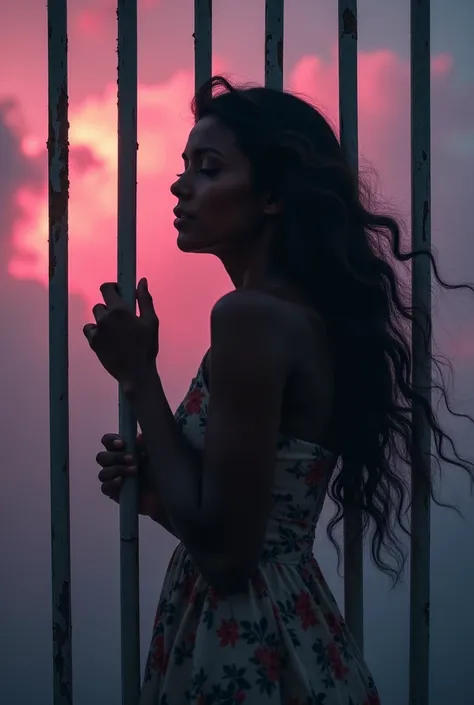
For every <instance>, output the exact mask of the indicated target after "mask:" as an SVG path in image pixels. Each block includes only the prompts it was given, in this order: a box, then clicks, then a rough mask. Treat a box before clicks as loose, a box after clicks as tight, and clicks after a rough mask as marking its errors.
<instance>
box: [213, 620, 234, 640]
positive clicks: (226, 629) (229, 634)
mask: <svg viewBox="0 0 474 705" xmlns="http://www.w3.org/2000/svg"><path fill="white" fill-rule="evenodd" d="M216 634H217V636H218V637H219V639H220V640H221V643H220V645H221V646H229V644H230V646H235V643H236V641H237V639H238V638H239V625H238V623H237V621H236V620H235V619H223V620H222V622H221V626H220V627H219V629H217V630H216Z"/></svg>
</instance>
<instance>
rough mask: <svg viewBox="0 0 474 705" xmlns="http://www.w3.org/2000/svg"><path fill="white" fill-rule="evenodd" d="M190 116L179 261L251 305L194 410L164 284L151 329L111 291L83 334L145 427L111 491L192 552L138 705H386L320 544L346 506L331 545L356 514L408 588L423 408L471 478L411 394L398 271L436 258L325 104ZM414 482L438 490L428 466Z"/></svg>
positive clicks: (216, 312)
mask: <svg viewBox="0 0 474 705" xmlns="http://www.w3.org/2000/svg"><path fill="white" fill-rule="evenodd" d="M193 112H194V117H195V125H194V127H193V129H192V131H191V133H190V135H189V138H188V141H187V144H186V145H185V148H184V152H183V171H182V173H181V174H179V175H178V177H177V180H176V181H175V183H173V185H172V186H171V191H172V194H173V195H174V196H175V197H176V199H177V204H176V208H175V216H176V220H175V227H176V230H177V232H178V239H177V244H178V247H179V248H180V249H181V250H182V251H184V252H189V253H208V254H212V255H214V256H216V257H218V258H219V259H220V260H221V262H222V264H223V266H224V267H225V269H226V271H227V273H228V275H229V277H230V279H231V281H232V284H233V287H234V290H233V291H231V292H230V293H228V294H226V295H225V296H223V297H222V298H221V299H220V300H219V301H218V302H217V303H216V304H215V306H214V307H213V309H212V312H211V315H210V327H211V345H210V349H209V351H208V352H207V353H206V354H205V356H204V358H203V361H202V364H201V365H200V367H199V369H198V371H197V373H196V376H195V378H194V379H193V380H192V383H191V386H190V388H189V391H188V393H187V395H186V397H185V399H184V400H183V402H182V403H181V405H180V406H179V408H178V410H177V412H176V413H175V414H173V413H172V411H171V410H170V407H169V404H168V402H167V400H166V397H165V394H164V392H163V388H162V385H161V380H160V374H159V373H160V358H159V353H158V317H157V313H158V314H159V311H158V312H155V309H154V306H153V301H152V298H151V295H150V293H149V291H148V285H147V283H146V280H141V281H140V282H139V284H138V289H137V300H138V307H139V315H138V316H137V315H135V312H134V311H132V310H131V309H129V308H128V307H127V306H126V305H125V304H124V302H123V301H122V299H121V297H120V292H119V291H118V289H117V286H116V285H115V284H114V283H108V284H104V285H103V286H102V287H101V291H102V294H103V297H104V304H99V305H97V306H95V307H94V317H95V319H96V320H95V323H93V324H88V325H87V326H86V327H85V329H84V332H85V334H86V336H87V338H88V340H89V342H90V345H91V347H92V349H93V350H94V351H95V352H96V354H97V356H98V357H99V359H100V361H101V362H102V364H103V366H104V367H105V368H106V370H107V371H108V372H109V373H110V374H111V375H113V376H114V377H115V379H117V380H118V381H119V382H120V383H121V384H122V386H123V388H124V390H125V393H126V394H127V395H128V398H129V400H130V403H131V405H132V408H133V410H134V413H135V416H136V418H137V420H138V422H139V424H140V427H141V430H142V435H141V436H140V437H139V439H138V442H137V448H135V449H127V448H125V446H124V443H123V442H122V440H121V439H120V438H119V437H118V436H117V435H115V434H107V435H106V436H104V437H103V439H102V443H103V445H104V447H105V450H103V451H101V452H100V453H99V454H98V456H97V461H98V463H99V464H100V465H101V466H102V470H101V471H100V473H99V479H100V481H101V482H102V491H103V492H104V493H105V494H106V495H108V496H109V497H112V498H114V499H116V500H117V499H118V497H119V493H120V488H121V485H122V482H123V480H124V478H125V477H127V475H132V474H137V473H138V476H139V481H140V487H141V490H140V491H141V494H140V511H141V512H142V513H143V514H146V515H149V516H150V517H151V518H152V519H154V520H155V521H156V522H158V523H160V524H161V525H162V526H164V527H165V528H166V529H167V530H169V531H170V532H171V533H173V534H174V535H175V536H176V537H177V538H178V539H179V540H180V543H179V545H178V546H177V548H176V550H175V551H174V554H173V556H172V558H171V561H170V563H169V567H168V571H167V574H166V577H165V581H164V585H163V588H162V592H161V597H160V600H159V605H158V610H157V614H156V620H155V624H154V627H153V635H152V643H151V647H150V652H149V657H148V661H147V665H146V670H145V677H144V683H143V689H142V695H141V700H140V705H185V704H186V703H189V704H190V705H214V704H216V705H218V704H219V705H230V703H245V704H246V705H265V703H268V705H377V703H379V696H378V694H377V690H376V686H375V684H374V681H373V678H372V676H371V674H370V672H369V669H368V667H367V665H366V664H365V662H364V659H363V657H362V655H361V653H360V652H359V649H358V647H357V645H356V643H355V641H354V639H353V637H352V635H351V634H350V632H349V630H348V628H347V627H346V625H345V623H344V620H343V619H342V617H341V614H340V611H339V609H338V606H337V604H336V602H335V600H334V598H333V596H332V594H331V592H330V590H329V588H328V586H327V584H326V582H325V580H324V577H323V575H322V574H321V571H320V569H319V566H318V562H317V556H316V557H315V556H314V555H313V542H314V536H315V529H316V524H317V521H318V518H319V515H320V513H321V509H322V505H323V502H324V500H325V498H326V496H327V494H328V493H329V495H330V496H331V497H332V499H333V500H334V501H335V503H336V505H337V508H338V513H337V515H336V516H335V517H334V519H333V520H332V521H331V522H330V524H329V526H328V527H327V528H328V533H329V535H330V537H331V538H332V539H333V540H334V536H333V530H334V528H335V526H336V525H337V524H338V522H339V521H340V520H341V518H342V517H343V516H344V515H345V514H346V513H347V512H348V511H349V510H352V509H356V510H359V511H360V512H361V513H362V516H363V523H364V526H365V527H366V528H367V529H368V530H369V532H370V535H371V544H370V546H371V555H372V558H373V560H374V561H375V563H376V565H377V566H378V567H379V568H380V569H381V570H383V571H385V572H387V573H388V574H389V575H390V576H392V577H393V578H395V579H396V578H397V577H398V576H399V574H400V571H401V570H402V568H403V562H404V549H403V545H402V544H401V543H400V540H399V534H398V533H397V527H400V526H401V525H402V524H403V519H402V514H403V509H404V506H405V499H406V497H407V485H406V477H405V473H406V470H404V468H405V467H406V464H407V463H409V460H410V452H411V446H412V440H413V435H412V428H411V417H410V413H411V406H412V404H413V402H414V401H418V402H420V403H421V404H422V408H423V411H424V413H425V415H426V419H427V421H428V423H429V426H430V428H431V431H432V432H433V434H434V438H435V440H436V448H437V453H438V457H439V458H440V459H441V460H443V461H444V462H446V463H451V464H452V465H458V466H459V467H462V468H464V469H465V470H467V471H468V472H470V473H472V465H471V463H469V462H468V461H465V460H464V459H462V458H460V457H459V456H458V454H457V453H456V451H455V450H454V455H453V457H452V458H449V457H446V455H445V452H444V446H445V442H447V445H448V446H449V443H450V438H449V437H448V436H447V435H446V434H445V432H444V431H443V429H442V428H441V427H440V425H439V423H438V421H437V419H436V416H435V413H434V411H433V409H432V408H431V406H430V405H429V403H428V402H426V401H423V397H421V396H420V393H419V391H417V390H416V389H414V388H413V385H412V383H411V354H410V337H409V326H410V324H411V322H412V318H413V312H412V309H411V307H410V302H409V301H408V300H407V298H406V296H405V292H404V288H403V284H402V282H401V281H400V279H399V277H398V275H397V273H396V268H395V263H396V262H397V261H399V262H403V261H406V260H409V259H410V258H411V257H413V256H429V257H431V254H430V253H428V252H424V253H418V254H417V253H404V252H402V250H401V236H400V232H399V227H398V225H397V223H396V221H395V220H393V219H392V218H391V217H389V216H386V215H381V214H380V213H378V212H373V209H371V208H370V207H369V203H370V201H369V200H364V198H362V196H361V187H360V183H359V180H358V176H357V174H355V173H353V171H352V170H351V168H350V167H349V165H348V163H347V161H346V158H345V156H344V153H343V151H342V150H341V147H340V145H339V142H338V140H337V138H336V136H335V134H334V132H333V131H332V129H331V128H330V126H329V125H328V123H327V122H326V120H325V119H324V118H323V117H322V115H321V114H320V113H319V112H318V111H317V110H316V109H315V108H314V107H313V106H311V105H310V104H309V103H307V102H305V101H303V100H301V99H300V98H298V97H296V96H293V95H291V94H289V93H284V92H279V91H274V90H270V89H266V88H259V87H252V88H235V87H234V86H232V85H231V84H230V83H228V82H227V81H226V80H225V79H223V78H221V77H215V78H213V79H212V80H211V82H210V83H209V84H207V85H206V86H204V87H203V88H202V89H201V91H200V92H199V93H198V94H197V95H196V96H195V98H194V101H193ZM432 261H433V260H432ZM435 274H436V277H437V278H438V281H439V282H440V283H441V284H443V286H447V287H448V288H449V285H446V284H444V282H442V281H441V280H440V279H439V277H438V274H437V270H436V269H435ZM414 471H415V472H418V473H420V474H421V475H420V477H421V479H422V480H423V481H424V482H426V483H427V486H428V487H430V489H431V477H430V475H429V472H428V470H427V468H424V467H423V465H420V466H419V467H417V468H416V469H415V470H414Z"/></svg>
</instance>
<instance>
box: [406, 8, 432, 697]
mask: <svg viewBox="0 0 474 705" xmlns="http://www.w3.org/2000/svg"><path fill="white" fill-rule="evenodd" d="M410 5H411V6H410V13H411V26H410V42H411V52H410V53H411V179H412V182H411V185H412V195H411V218H412V222H411V227H412V248H413V249H414V250H415V249H420V248H423V249H428V250H429V249H431V115H430V108H431V106H430V79H431V72H430V1H429V0H411V3H410ZM412 306H413V308H414V313H415V315H416V316H417V320H418V323H419V326H413V327H412V354H413V386H414V388H416V389H417V391H418V392H420V393H421V394H422V395H423V396H424V398H425V399H426V400H427V401H429V402H430V401H431V389H430V387H431V341H430V340H429V341H428V342H429V345H428V347H427V346H426V343H425V340H426V335H427V333H428V331H427V330H426V327H425V324H426V321H425V320H424V318H423V316H422V315H420V313H421V312H422V311H427V312H431V263H430V261H429V259H428V258H427V257H423V258H419V257H418V258H415V259H414V260H413V262H412ZM412 422H413V443H412V447H413V453H412V459H411V460H412V469H416V468H417V466H418V467H419V466H420V463H421V462H424V463H425V464H426V463H427V464H428V468H429V470H430V472H431V465H430V451H431V433H430V428H429V424H428V423H427V421H426V418H425V417H424V415H423V413H422V409H421V407H420V406H419V404H414V405H413V417H412ZM419 477H420V475H419V473H413V472H412V483H411V493H412V505H411V531H412V538H411V561H410V676H409V703H410V705H428V698H429V607H430V502H431V498H430V493H429V489H428V487H427V486H426V484H424V483H423V482H422V481H420V479H419Z"/></svg>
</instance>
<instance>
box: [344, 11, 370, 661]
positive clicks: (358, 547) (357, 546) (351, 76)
mask: <svg viewBox="0 0 474 705" xmlns="http://www.w3.org/2000/svg"><path fill="white" fill-rule="evenodd" d="M338 13H339V21H338V28H339V37H338V40H339V42H338V44H339V124H340V139H341V145H342V148H343V150H344V152H345V153H346V155H347V158H348V160H349V162H350V164H351V165H352V167H353V168H354V170H356V171H357V170H358V167H359V154H358V151H359V150H358V96H357V0H339V4H338ZM344 616H345V620H346V622H347V625H348V627H349V629H350V631H351V632H352V634H353V636H354V638H355V640H356V642H357V644H358V646H359V648H360V649H361V651H362V650H363V648H364V576H363V539H362V517H361V515H360V513H359V512H353V513H350V514H347V516H346V517H345V520H344Z"/></svg>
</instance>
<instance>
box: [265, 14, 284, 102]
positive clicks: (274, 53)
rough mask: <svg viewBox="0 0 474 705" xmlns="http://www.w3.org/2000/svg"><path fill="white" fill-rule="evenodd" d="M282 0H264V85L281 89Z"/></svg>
mask: <svg viewBox="0 0 474 705" xmlns="http://www.w3.org/2000/svg"><path fill="white" fill-rule="evenodd" d="M283 14H284V0H265V86H266V87H267V88H275V89H276V90H280V91H281V90H283V23H284V17H283Z"/></svg>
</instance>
